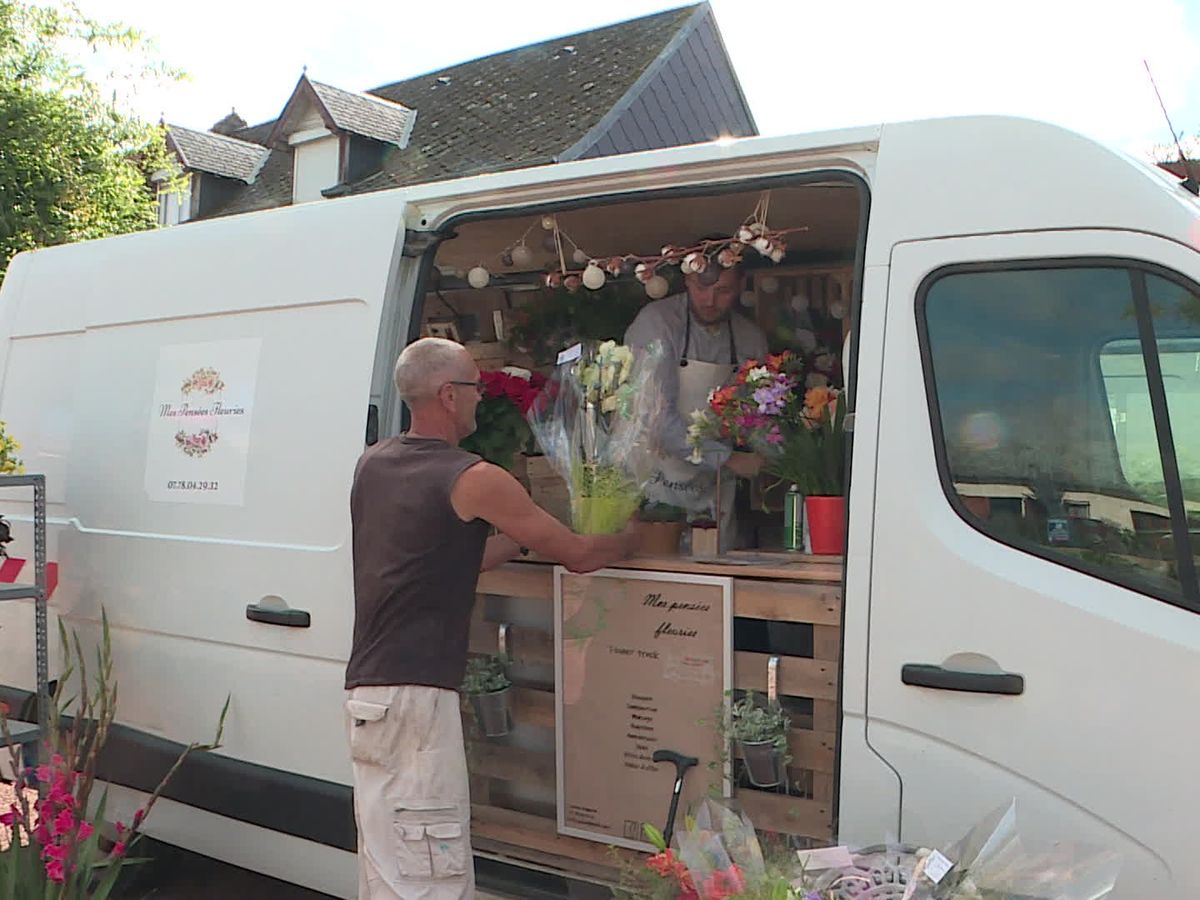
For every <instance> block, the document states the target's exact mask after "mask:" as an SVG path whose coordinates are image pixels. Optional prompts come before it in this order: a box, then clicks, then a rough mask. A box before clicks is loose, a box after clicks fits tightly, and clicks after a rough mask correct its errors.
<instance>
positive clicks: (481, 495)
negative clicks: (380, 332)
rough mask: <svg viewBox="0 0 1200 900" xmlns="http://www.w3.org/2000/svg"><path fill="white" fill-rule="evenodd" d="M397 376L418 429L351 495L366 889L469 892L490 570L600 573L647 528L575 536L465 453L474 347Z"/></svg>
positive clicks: (435, 899)
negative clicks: (478, 589)
mask: <svg viewBox="0 0 1200 900" xmlns="http://www.w3.org/2000/svg"><path fill="white" fill-rule="evenodd" d="M395 383H396V389H397V391H398V393H399V395H400V397H401V398H402V399H403V400H404V402H405V403H406V404H407V405H408V407H409V410H410V411H411V413H412V427H411V428H410V429H409V431H408V432H407V433H405V434H402V435H399V436H398V437H393V438H388V439H385V440H382V441H380V442H379V443H377V444H375V445H374V446H373V447H370V448H369V449H368V450H367V451H366V452H365V453H364V454H363V455H362V457H361V458H360V459H359V462H358V466H357V468H356V470H355V473H354V484H353V487H352V488H351V492H350V518H351V526H352V539H353V558H354V633H353V640H352V644H351V649H350V660H349V662H348V664H347V666H346V682H345V687H346V690H347V691H348V692H349V693H348V695H347V699H346V719H347V729H348V732H349V741H350V755H351V759H352V762H353V772H354V816H355V822H356V824H357V826H358V870H359V888H358V896H359V900H416V898H420V900H468V898H471V897H474V896H475V875H474V868H473V865H472V856H471V844H470V820H471V803H470V798H469V789H468V782H467V760H466V753H465V750H464V747H463V730H462V721H461V719H460V713H459V702H458V694H457V691H458V688H459V686H460V685H461V684H462V681H463V676H464V674H465V671H466V667H467V647H468V631H469V624H470V620H471V608H472V606H474V603H475V583H476V581H477V580H478V578H479V573H480V571H482V570H486V569H491V568H494V567H495V566H498V565H500V564H502V563H504V562H507V561H508V560H510V559H513V558H514V557H516V556H517V555H518V554H519V552H520V551H521V548H522V547H528V548H530V549H532V550H535V551H537V552H538V553H539V554H543V555H545V556H546V557H548V558H550V559H555V560H558V561H560V562H561V563H562V564H563V565H565V566H566V567H567V568H569V569H570V570H571V571H572V572H591V571H593V570H595V569H600V568H603V567H604V566H607V565H610V564H612V563H614V562H616V561H618V560H620V559H623V558H625V557H627V556H629V555H630V554H632V552H633V550H634V548H635V546H636V543H637V538H636V535H635V533H634V531H633V526H630V527H628V528H626V530H625V531H624V532H622V533H620V534H607V535H599V534H595V535H578V534H575V533H574V532H573V531H571V530H570V529H569V528H567V527H566V526H565V525H562V524H561V523H560V522H559V521H558V520H557V519H555V518H553V517H552V516H551V515H550V514H549V513H547V512H545V511H543V510H542V509H541V508H539V507H538V506H537V505H535V504H534V502H533V501H532V500H531V499H530V497H529V494H527V493H526V492H525V489H524V488H523V487H522V486H521V484H520V483H519V482H518V481H517V480H516V479H515V478H513V476H512V475H510V474H509V473H508V472H506V471H505V470H504V469H502V468H500V467H499V466H495V465H492V464H491V463H488V462H484V461H483V460H482V459H481V458H480V457H479V456H477V455H475V454H474V453H470V452H468V451H466V450H462V449H460V448H459V446H458V443H459V441H461V440H462V439H463V438H465V437H466V436H467V435H469V434H471V433H472V432H473V431H474V430H475V410H476V407H477V406H478V404H479V400H480V398H481V397H482V393H483V392H482V382H481V380H480V375H479V368H478V366H476V364H475V361H474V360H473V359H472V358H471V354H470V353H468V352H467V350H466V349H465V348H464V347H463V346H462V345H460V344H456V343H454V342H453V341H447V340H443V339H441V338H422V339H421V340H419V341H416V342H414V343H413V344H410V345H409V346H408V347H407V348H405V350H404V352H403V353H401V354H400V357H399V359H398V360H397V361H396V368H395ZM493 527H494V528H495V529H496V532H497V533H496V534H494V535H491V536H489V532H490V531H491V530H492V528H493Z"/></svg>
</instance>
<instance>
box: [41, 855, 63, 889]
mask: <svg viewBox="0 0 1200 900" xmlns="http://www.w3.org/2000/svg"><path fill="white" fill-rule="evenodd" d="M46 877H47V878H49V879H50V880H51V881H53V882H54V883H55V884H62V883H63V882H64V881H66V880H67V879H66V873H64V872H63V864H62V863H61V862H59V861H58V860H57V859H55V860H51V861H50V862H48V863H46Z"/></svg>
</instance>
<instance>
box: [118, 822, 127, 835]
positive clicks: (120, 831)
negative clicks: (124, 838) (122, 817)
mask: <svg viewBox="0 0 1200 900" xmlns="http://www.w3.org/2000/svg"><path fill="white" fill-rule="evenodd" d="M124 833H125V823H124V822H118V823H117V835H118V836H120V835H122V834H124Z"/></svg>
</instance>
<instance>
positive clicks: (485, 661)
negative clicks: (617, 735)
mask: <svg viewBox="0 0 1200 900" xmlns="http://www.w3.org/2000/svg"><path fill="white" fill-rule="evenodd" d="M506 668H507V667H506V666H505V664H504V660H502V659H501V658H500V657H498V656H473V657H471V658H470V659H469V660H467V674H466V676H465V677H464V678H463V683H462V690H463V693H464V694H466V695H467V696H468V697H470V698H471V705H472V706H473V707H474V709H475V718H477V719H478V720H479V727H480V728H482V729H483V733H484V734H485V735H486V736H487V737H503V736H504V735H506V734H508V714H509V693H510V692H509V688H511V687H512V682H511V681H509V680H508V672H507V671H506Z"/></svg>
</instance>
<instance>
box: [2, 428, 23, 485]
mask: <svg viewBox="0 0 1200 900" xmlns="http://www.w3.org/2000/svg"><path fill="white" fill-rule="evenodd" d="M20 449H21V443H20V442H19V441H17V440H16V439H14V438H13V436H12V435H11V434H9V433H8V423H7V422H4V421H0V475H22V474H24V472H25V464H24V463H23V462H21V458H20V457H19V456H17V451H18V450H20Z"/></svg>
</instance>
